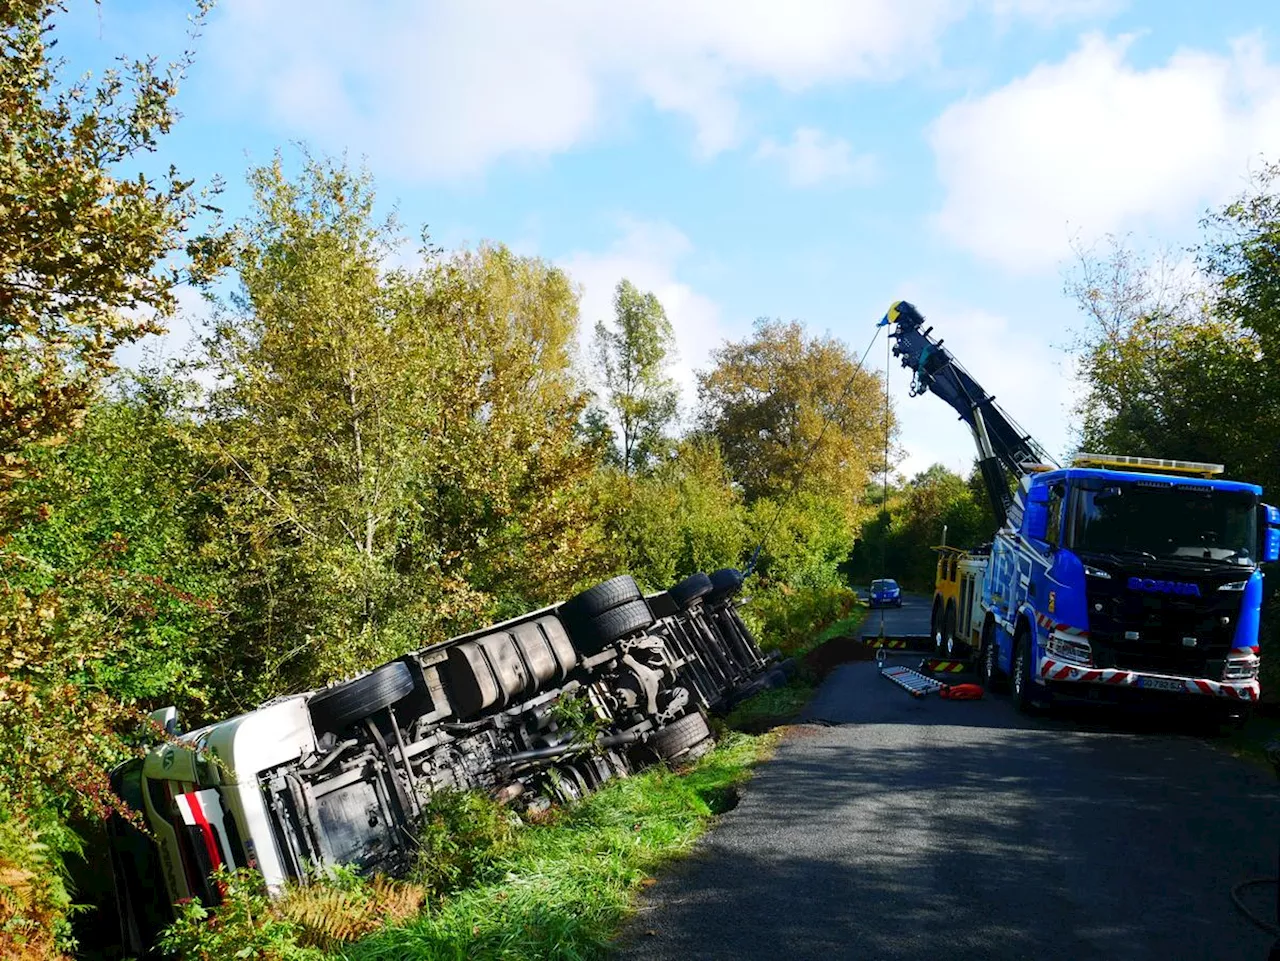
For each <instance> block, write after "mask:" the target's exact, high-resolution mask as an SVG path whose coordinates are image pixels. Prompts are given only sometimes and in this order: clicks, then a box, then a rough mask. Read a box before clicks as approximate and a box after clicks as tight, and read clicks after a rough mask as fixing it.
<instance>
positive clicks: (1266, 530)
mask: <svg viewBox="0 0 1280 961" xmlns="http://www.w3.org/2000/svg"><path fill="white" fill-rule="evenodd" d="M1259 513H1261V515H1262V530H1261V531H1260V532H1259V533H1260V534H1261V540H1262V544H1261V545H1260V546H1261V547H1262V550H1261V551H1260V552H1259V554H1260V559H1261V560H1262V562H1263V563H1264V564H1273V563H1275V562H1276V561H1280V508H1276V507H1272V506H1271V505H1270V504H1263V505H1262V507H1261V509H1260V511H1259Z"/></svg>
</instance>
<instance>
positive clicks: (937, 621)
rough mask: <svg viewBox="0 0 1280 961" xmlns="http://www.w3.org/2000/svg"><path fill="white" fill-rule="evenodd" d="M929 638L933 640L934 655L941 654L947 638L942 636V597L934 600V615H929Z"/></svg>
mask: <svg viewBox="0 0 1280 961" xmlns="http://www.w3.org/2000/svg"><path fill="white" fill-rule="evenodd" d="M929 636H930V637H932V638H933V653H935V654H941V653H942V650H943V647H944V646H945V645H946V638H945V637H943V636H942V598H940V597H935V598H934V600H933V613H932V614H930V615H929Z"/></svg>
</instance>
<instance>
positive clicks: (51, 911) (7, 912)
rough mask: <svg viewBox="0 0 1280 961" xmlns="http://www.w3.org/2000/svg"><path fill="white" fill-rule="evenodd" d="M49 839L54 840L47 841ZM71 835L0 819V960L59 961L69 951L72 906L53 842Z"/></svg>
mask: <svg viewBox="0 0 1280 961" xmlns="http://www.w3.org/2000/svg"><path fill="white" fill-rule="evenodd" d="M51 835H52V836H51ZM63 835H66V839H67V840H72V839H71V836H70V833H69V832H65V831H62V832H58V831H55V830H53V829H50V828H42V827H39V826H36V825H33V824H32V823H31V822H30V821H27V820H23V819H17V818H11V817H4V816H3V815H0V958H5V959H11V961H57V959H61V958H62V957H63V954H62V952H61V950H60V948H71V947H73V945H72V943H71V942H70V940H69V931H68V927H67V921H66V915H67V911H68V909H69V908H70V905H71V898H70V897H69V895H68V893H67V889H66V884H65V882H64V879H63V876H62V872H61V859H60V857H59V854H61V853H65V852H64V851H59V850H58V849H59V848H60V847H66V846H67V845H66V843H65V842H64V843H63V844H61V845H60V844H58V843H57V842H58V841H59V840H60V839H62V837H63Z"/></svg>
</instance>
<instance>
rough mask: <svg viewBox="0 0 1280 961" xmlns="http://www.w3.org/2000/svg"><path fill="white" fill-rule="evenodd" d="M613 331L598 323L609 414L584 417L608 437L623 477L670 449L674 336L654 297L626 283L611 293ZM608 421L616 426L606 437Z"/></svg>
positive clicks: (674, 405) (673, 409) (600, 364)
mask: <svg viewBox="0 0 1280 961" xmlns="http://www.w3.org/2000/svg"><path fill="white" fill-rule="evenodd" d="M613 309H614V327H613V328H612V329H611V328H610V327H609V326H608V325H607V324H605V322H604V321H603V320H602V321H599V322H597V323H596V339H595V359H596V363H597V365H598V367H599V370H600V373H601V376H602V377H603V379H604V386H605V391H606V393H607V412H601V411H600V410H599V409H598V408H597V409H596V410H594V411H593V412H592V413H591V414H590V415H589V418H588V428H589V430H590V431H591V432H592V433H593V434H595V435H597V436H606V437H609V438H610V440H611V441H612V445H611V450H612V452H613V458H614V460H615V462H616V463H617V464H618V465H619V466H621V468H622V471H623V473H625V474H628V475H630V474H636V473H640V472H643V471H644V470H646V469H647V468H648V467H649V466H650V465H651V464H652V463H653V462H654V461H655V460H656V459H658V458H659V457H660V456H661V455H662V454H663V453H664V452H665V451H666V450H668V449H669V448H670V439H669V436H668V435H669V432H670V430H671V427H672V425H673V424H674V422H675V419H676V415H677V413H678V410H679V392H678V391H677V389H676V385H675V382H674V381H672V380H671V378H670V376H669V375H668V374H667V368H668V366H669V364H670V362H671V358H672V352H673V348H674V343H675V337H674V334H673V333H672V330H671V322H670V321H669V320H667V313H666V311H665V310H663V309H662V304H660V303H659V302H658V298H657V297H655V296H654V295H653V294H651V293H641V292H640V291H639V290H637V289H636V287H635V285H634V284H632V283H631V281H629V280H623V281H621V282H620V283H619V284H618V287H617V290H616V291H614V295H613ZM610 418H611V419H612V420H613V421H614V423H615V424H616V431H617V436H616V438H614V437H613V436H612V434H613V428H612V427H610V428H609V432H608V434H606V433H605V425H607V424H608V423H609V420H610Z"/></svg>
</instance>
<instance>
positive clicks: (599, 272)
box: [559, 220, 729, 416]
mask: <svg viewBox="0 0 1280 961" xmlns="http://www.w3.org/2000/svg"><path fill="white" fill-rule="evenodd" d="M621 226H622V233H621V235H620V236H619V238H618V239H617V241H615V242H614V243H613V244H612V245H611V246H610V247H609V248H608V249H607V250H605V251H602V252H586V251H582V252H577V253H574V254H571V255H570V256H568V257H566V258H564V259H563V260H561V261H560V262H559V266H561V267H562V268H564V269H565V270H566V271H567V272H568V274H569V276H570V277H571V278H572V279H573V281H574V282H575V283H577V284H579V285H580V286H581V288H582V301H581V305H582V327H581V336H580V345H581V347H582V348H583V351H582V356H583V358H584V361H585V364H584V366H587V367H588V368H589V367H590V361H589V357H590V355H589V353H588V352H587V350H586V349H585V348H586V347H587V346H588V345H589V344H590V342H591V339H592V337H593V336H594V331H595V326H596V322H597V321H599V320H604V321H609V320H612V318H613V292H614V288H616V287H617V285H618V282H619V281H620V280H624V279H626V280H629V281H631V282H632V283H633V284H635V285H636V286H637V287H638V288H640V290H642V291H647V292H651V293H653V294H654V296H656V297H657V298H658V300H659V302H661V304H662V306H663V308H664V309H665V310H666V312H667V319H668V320H670V321H671V326H672V329H673V331H674V333H675V339H676V352H677V356H676V358H675V361H674V363H673V365H672V375H673V377H674V378H675V380H676V383H677V384H678V385H679V386H680V389H681V394H682V408H683V413H684V414H685V415H686V416H688V414H689V413H690V411H691V408H692V405H693V403H694V401H695V400H696V398H697V378H696V377H695V375H694V371H695V370H698V369H702V368H705V367H707V366H708V363H707V360H708V357H709V355H710V353H711V351H712V349H714V348H715V347H718V346H719V345H720V344H721V343H722V342H723V341H724V340H725V338H726V337H727V336H729V332H728V331H727V330H726V328H725V326H724V323H723V321H722V319H721V315H720V308H719V306H718V305H717V304H716V303H715V302H714V301H712V300H711V299H710V298H708V297H706V296H705V295H703V294H700V293H698V292H697V291H696V290H694V289H693V288H692V287H690V286H689V285H688V284H686V283H684V282H682V281H681V280H679V279H678V277H677V273H678V270H679V267H680V264H681V262H683V261H686V260H687V259H688V258H689V257H690V256H691V255H692V254H693V244H692V243H690V241H689V238H688V237H686V236H685V235H684V234H683V233H681V232H680V231H679V230H678V229H676V228H675V227H673V226H671V225H670V224H666V223H657V222H646V221H636V220H628V221H624V222H623V223H622V225H621ZM589 372H590V373H591V374H592V375H593V376H594V371H589Z"/></svg>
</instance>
